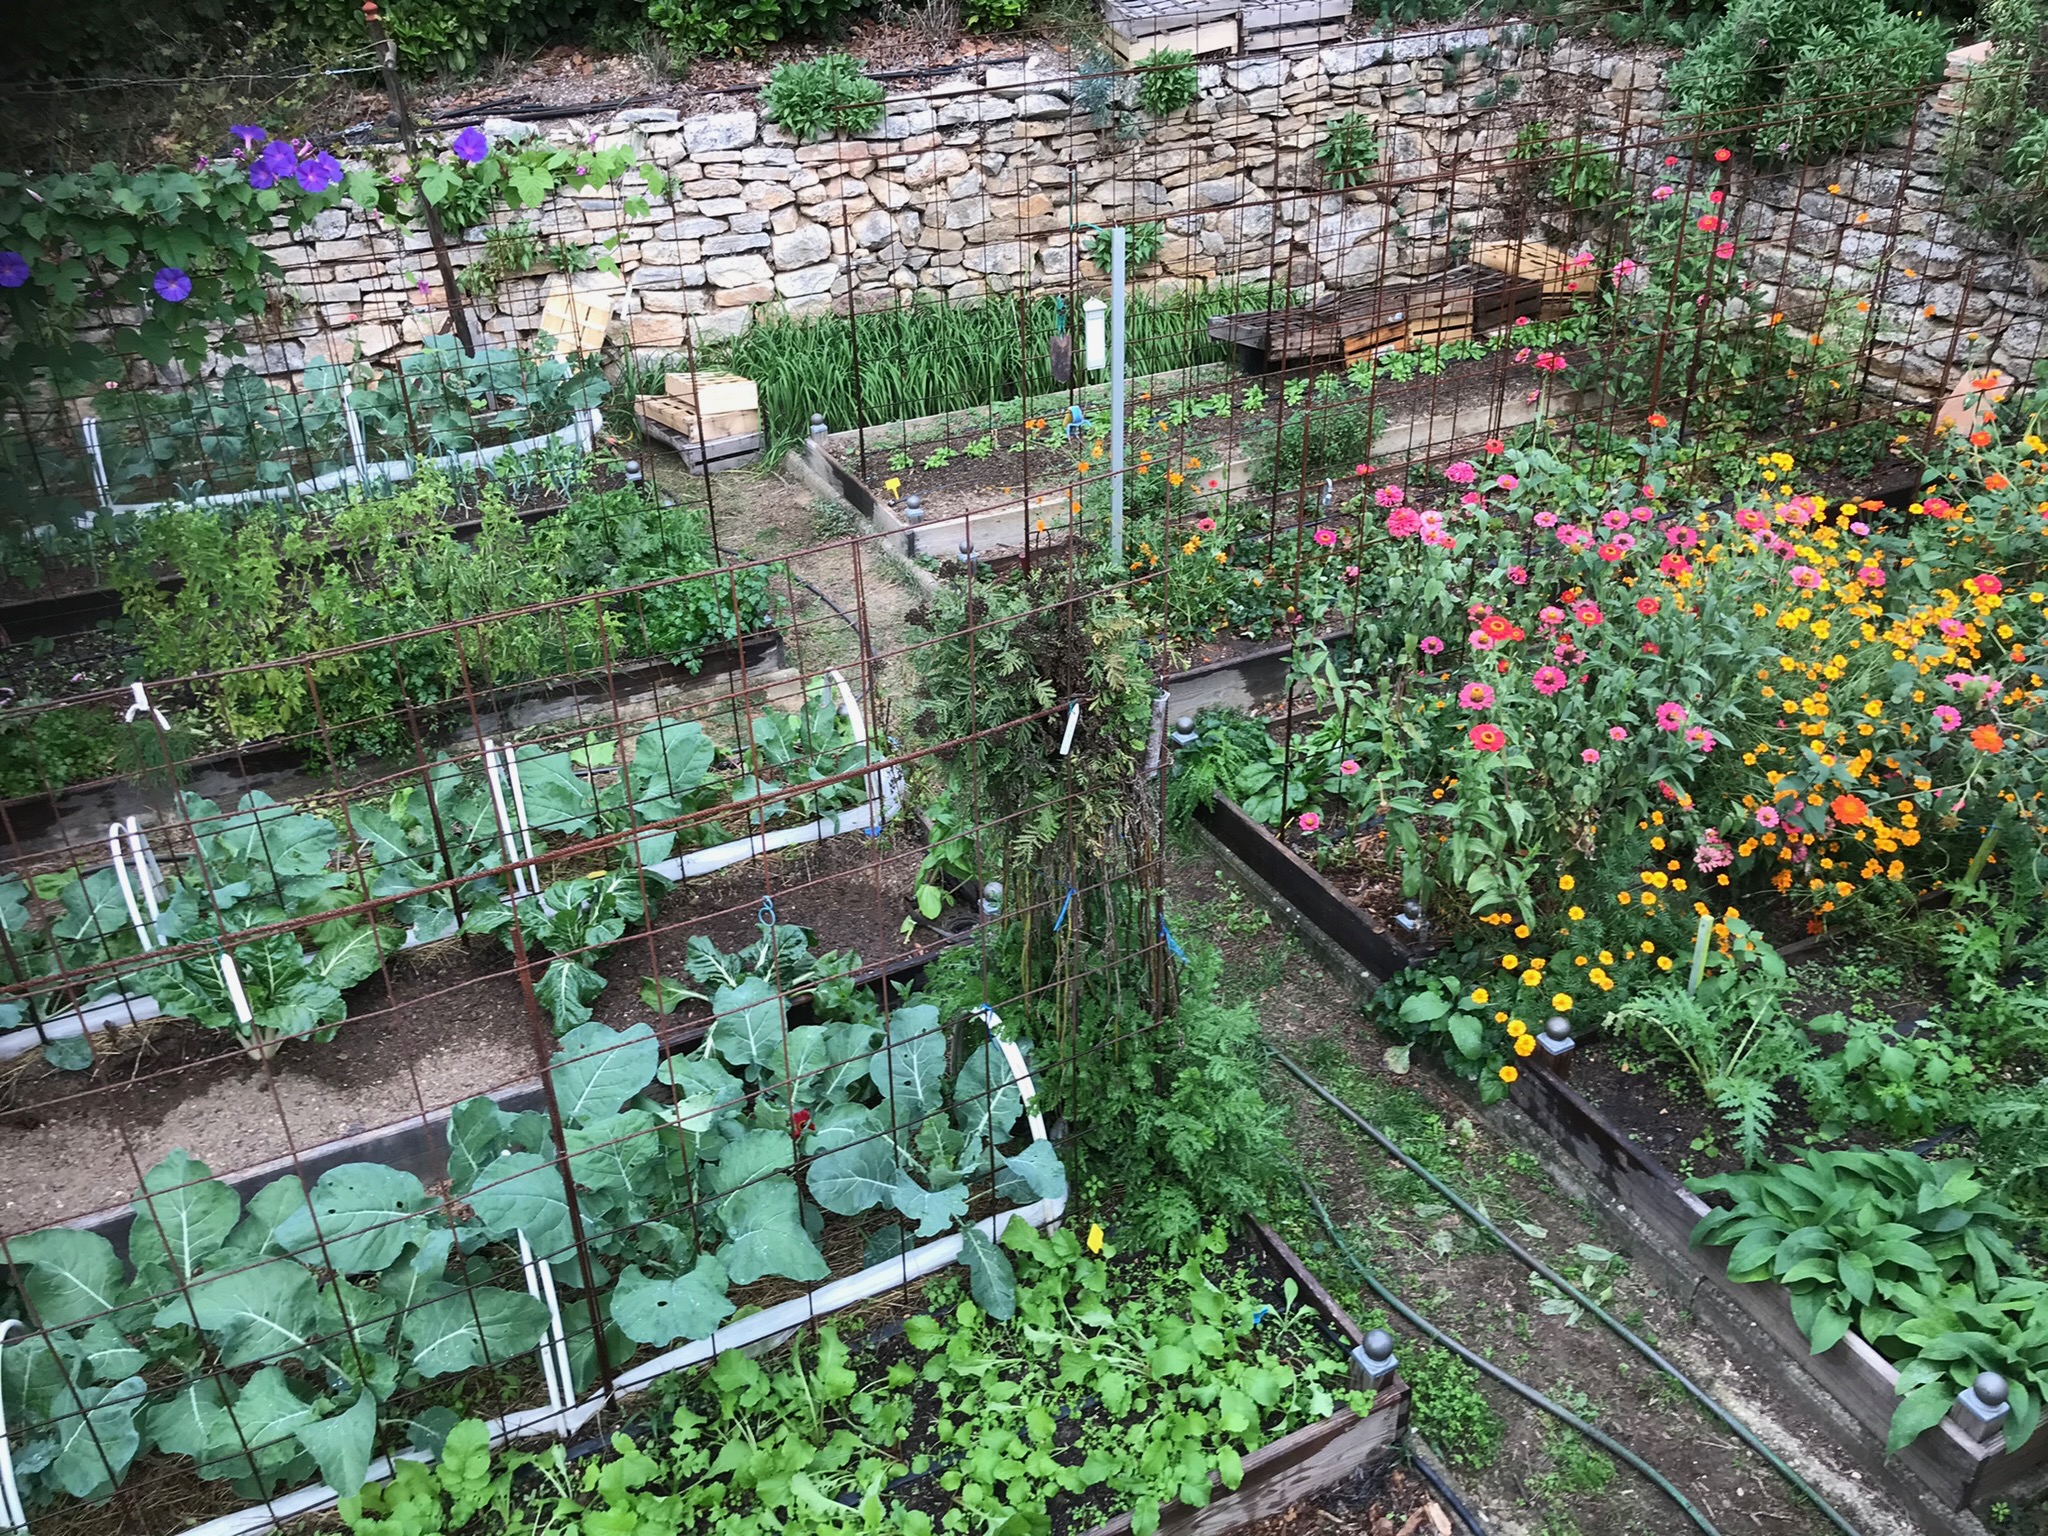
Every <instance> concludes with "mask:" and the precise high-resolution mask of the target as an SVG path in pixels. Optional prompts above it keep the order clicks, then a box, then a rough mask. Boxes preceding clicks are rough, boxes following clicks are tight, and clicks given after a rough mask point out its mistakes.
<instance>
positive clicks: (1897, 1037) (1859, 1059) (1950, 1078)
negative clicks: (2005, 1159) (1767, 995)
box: [1799, 1013, 1989, 1141]
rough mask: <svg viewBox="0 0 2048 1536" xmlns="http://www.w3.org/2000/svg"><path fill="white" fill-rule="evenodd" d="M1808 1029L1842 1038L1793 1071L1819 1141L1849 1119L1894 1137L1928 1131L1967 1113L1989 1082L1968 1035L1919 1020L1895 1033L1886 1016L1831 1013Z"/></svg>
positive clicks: (1835, 1132)
mask: <svg viewBox="0 0 2048 1536" xmlns="http://www.w3.org/2000/svg"><path fill="white" fill-rule="evenodd" d="M1807 1028H1809V1029H1811V1030H1813V1031H1814V1032H1816V1033H1822V1034H1839V1035H1842V1036H1844V1037H1845V1038H1844V1040H1843V1043H1842V1048H1841V1049H1840V1050H1839V1051H1834V1052H1831V1053H1830V1054H1828V1055H1825V1056H1822V1057H1820V1058H1819V1059H1817V1060H1814V1061H1809V1062H1807V1063H1806V1064H1805V1065H1804V1067H1803V1069H1802V1070H1801V1071H1800V1074H1799V1076H1800V1086H1801V1087H1802V1088H1803V1089H1804V1090H1805V1093H1806V1099H1807V1104H1808V1107H1809V1108H1810V1109H1811V1110H1812V1112H1813V1118H1814V1121H1815V1124H1816V1126H1817V1127H1818V1129H1819V1132H1820V1135H1821V1137H1822V1138H1823V1139H1824V1140H1833V1139H1835V1138H1836V1137H1838V1136H1841V1135H1842V1134H1844V1132H1845V1131H1847V1130H1848V1128H1849V1127H1850V1126H1868V1127H1870V1128H1872V1129H1875V1130H1878V1131H1882V1132H1883V1133H1884V1134H1885V1135H1886V1136H1887V1137H1888V1138H1890V1139H1891V1140H1894V1141H1915V1140H1918V1139H1919V1138H1921V1137H1923V1136H1931V1135H1933V1134H1934V1133H1935V1132H1936V1131H1939V1130H1943V1129H1946V1128H1947V1127H1949V1126H1951V1125H1955V1124H1957V1123H1958V1122H1960V1121H1965V1120H1967V1119H1968V1118H1969V1116H1970V1111H1971V1109H1972V1108H1973V1107H1974V1106H1975V1104H1976V1103H1977V1102H1978V1099H1979V1096H1980V1095H1981V1094H1983V1093H1984V1091H1985V1090H1986V1088H1987V1087H1988V1086H1989V1083H1988V1080H1987V1079H1986V1077H1985V1075H1984V1073H1983V1071H1982V1069H1981V1068H1980V1067H1979V1066H1978V1064H1977V1063H1976V1061H1975V1060H1974V1059H1973V1058H1972V1057H1971V1056H1970V1054H1969V1050H1968V1042H1967V1041H1966V1040H1963V1039H1960V1038H1958V1037H1957V1035H1956V1034H1955V1033H1954V1032H1953V1031H1951V1030H1950V1029H1948V1028H1947V1027H1945V1026H1943V1025H1941V1024H1938V1023H1934V1022H1930V1021H1928V1020H1925V1019H1923V1020H1921V1021H1920V1023H1919V1024H1918V1025H1917V1026H1916V1027H1915V1028H1914V1029H1912V1030H1911V1031H1910V1032H1904V1033H1902V1032H1900V1031H1899V1030H1898V1029H1896V1028H1895V1027H1894V1026H1893V1025H1892V1023H1891V1022H1890V1021H1889V1020H1885V1021H1882V1022H1873V1021H1871V1020H1869V1019H1855V1020H1850V1019H1846V1018H1844V1017H1843V1016H1842V1015H1841V1014H1839V1013H1831V1014H1825V1015H1823V1016H1822V1017H1820V1018H1817V1019H1814V1020H1813V1021H1812V1022H1811V1023H1810V1024H1808V1025H1807Z"/></svg>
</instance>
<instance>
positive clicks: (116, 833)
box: [107, 821, 156, 954]
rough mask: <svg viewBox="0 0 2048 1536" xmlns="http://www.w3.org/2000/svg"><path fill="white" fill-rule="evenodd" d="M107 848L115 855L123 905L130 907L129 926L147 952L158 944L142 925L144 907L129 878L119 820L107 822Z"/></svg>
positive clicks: (115, 866)
mask: <svg viewBox="0 0 2048 1536" xmlns="http://www.w3.org/2000/svg"><path fill="white" fill-rule="evenodd" d="M107 849H108V852H109V853H110V854H111V855H112V856H113V862H114V878H115V880H117V881H119V882H120V886H121V902H122V905H124V906H126V907H127V908H128V926H129V927H131V928H133V929H134V930H135V942H136V943H137V944H140V945H141V946H142V949H143V952H144V953H145V954H147V953H148V952H149V951H150V950H152V949H155V948H156V945H154V944H152V943H151V942H150V938H149V930H148V929H147V928H145V927H143V926H142V909H141V908H140V907H138V906H136V905H135V887H134V885H133V884H132V883H130V881H129V879H128V855H127V854H126V852H124V851H123V850H122V847H121V823H119V822H118V821H115V822H109V823H108V824H107ZM144 878H147V877H146V876H145V877H144Z"/></svg>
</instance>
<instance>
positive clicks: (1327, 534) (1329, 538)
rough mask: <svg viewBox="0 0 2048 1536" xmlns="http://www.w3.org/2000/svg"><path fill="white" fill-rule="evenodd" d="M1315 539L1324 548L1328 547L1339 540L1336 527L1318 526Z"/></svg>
mask: <svg viewBox="0 0 2048 1536" xmlns="http://www.w3.org/2000/svg"><path fill="white" fill-rule="evenodd" d="M1315 540H1316V542H1317V543H1318V544H1320V545H1322V546H1323V548H1325V549H1328V548H1329V547H1330V546H1331V545H1332V544H1334V543H1336V542H1337V532H1336V530H1335V529H1334V528H1318V529H1317V530H1316V532H1315Z"/></svg>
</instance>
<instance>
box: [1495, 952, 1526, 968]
mask: <svg viewBox="0 0 2048 1536" xmlns="http://www.w3.org/2000/svg"><path fill="white" fill-rule="evenodd" d="M1521 963H1522V962H1521V960H1520V959H1518V958H1517V957H1516V956H1514V955H1502V956H1501V957H1500V968H1501V969H1502V970H1504V971H1512V970H1513V969H1514V968H1515V967H1516V966H1518V965H1520V964H1521Z"/></svg>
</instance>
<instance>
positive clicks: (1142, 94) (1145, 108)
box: [1138, 48, 1202, 118]
mask: <svg viewBox="0 0 2048 1536" xmlns="http://www.w3.org/2000/svg"><path fill="white" fill-rule="evenodd" d="M1201 94H1202V85H1201V77H1200V75H1199V74H1198V73H1197V72H1196V69H1195V56H1194V55H1193V54H1191V53H1189V52H1187V51H1186V50H1185V49H1181V48H1161V49H1160V50H1159V51H1158V52H1156V53H1153V54H1148V55H1147V56H1146V58H1145V62H1144V63H1142V64H1140V65H1139V66H1138V110H1139V111H1141V112H1143V113H1145V114H1146V115H1147V116H1148V117H1153V118H1163V117H1171V116H1172V115H1173V114H1174V113H1176V112H1179V111H1181V110H1183V109H1184V108H1187V107H1191V106H1193V105H1194V103H1195V99H1196V98H1197V97H1198V96H1200V95H1201Z"/></svg>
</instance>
